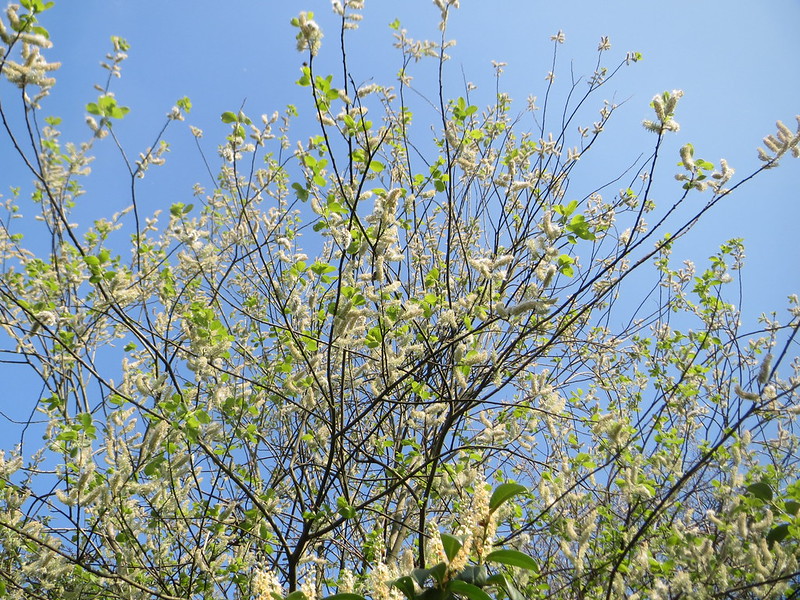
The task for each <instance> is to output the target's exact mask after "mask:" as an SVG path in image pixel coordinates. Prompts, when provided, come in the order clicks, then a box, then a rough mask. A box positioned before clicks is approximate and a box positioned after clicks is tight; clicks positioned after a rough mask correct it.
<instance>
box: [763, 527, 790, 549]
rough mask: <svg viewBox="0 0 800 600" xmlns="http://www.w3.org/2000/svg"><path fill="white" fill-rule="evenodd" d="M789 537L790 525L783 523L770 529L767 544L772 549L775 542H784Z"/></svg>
mask: <svg viewBox="0 0 800 600" xmlns="http://www.w3.org/2000/svg"><path fill="white" fill-rule="evenodd" d="M787 535H789V524H788V523H781V524H780V525H778V526H777V527H773V528H772V529H770V531H769V533H768V534H767V543H768V544H769V546H770V548H771V547H772V544H774V543H775V542H782V541H783V540H784V539H785V538H786V536H787Z"/></svg>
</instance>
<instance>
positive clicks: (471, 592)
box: [447, 579, 492, 600]
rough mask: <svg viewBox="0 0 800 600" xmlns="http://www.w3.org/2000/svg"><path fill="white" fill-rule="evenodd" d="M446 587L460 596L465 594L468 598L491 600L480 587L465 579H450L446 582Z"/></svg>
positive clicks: (471, 599)
mask: <svg viewBox="0 0 800 600" xmlns="http://www.w3.org/2000/svg"><path fill="white" fill-rule="evenodd" d="M447 589H448V590H450V591H452V592H455V593H456V594H459V595H461V596H466V597H467V598H469V599H470V600H492V598H491V596H489V594H487V593H486V592H484V591H483V590H482V589H481V588H479V587H476V586H474V585H472V584H471V583H467V582H466V581H459V580H458V579H453V580H452V581H450V582H449V583H448V584H447Z"/></svg>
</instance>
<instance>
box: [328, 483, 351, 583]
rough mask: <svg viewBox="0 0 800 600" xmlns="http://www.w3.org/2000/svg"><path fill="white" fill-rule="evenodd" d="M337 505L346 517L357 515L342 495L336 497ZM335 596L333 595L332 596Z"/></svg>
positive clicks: (340, 512) (341, 513)
mask: <svg viewBox="0 0 800 600" xmlns="http://www.w3.org/2000/svg"><path fill="white" fill-rule="evenodd" d="M336 505H337V506H338V507H339V514H340V515H342V516H343V517H344V518H345V519H353V518H355V516H356V509H355V508H353V506H352V505H351V504H350V503H349V502H348V501H347V500H345V499H344V498H342V497H341V496H340V497H339V498H337V499H336ZM331 597H333V596H331Z"/></svg>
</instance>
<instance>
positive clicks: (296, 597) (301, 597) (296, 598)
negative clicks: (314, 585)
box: [283, 590, 306, 600]
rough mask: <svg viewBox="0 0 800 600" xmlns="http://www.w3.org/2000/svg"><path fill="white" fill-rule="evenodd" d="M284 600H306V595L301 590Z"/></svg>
mask: <svg viewBox="0 0 800 600" xmlns="http://www.w3.org/2000/svg"><path fill="white" fill-rule="evenodd" d="M283 600H306V595H305V594H304V593H303V592H301V591H300V590H296V591H294V592H292V593H291V594H289V595H288V596H286V598H284V599H283Z"/></svg>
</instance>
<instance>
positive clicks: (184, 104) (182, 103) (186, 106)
mask: <svg viewBox="0 0 800 600" xmlns="http://www.w3.org/2000/svg"><path fill="white" fill-rule="evenodd" d="M175 104H176V105H177V106H178V108H180V109H181V110H182V111H185V112H187V113H188V112H191V111H192V101H191V100H189V97H188V96H184V97H183V98H178V101H177V102H176V103H175Z"/></svg>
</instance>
